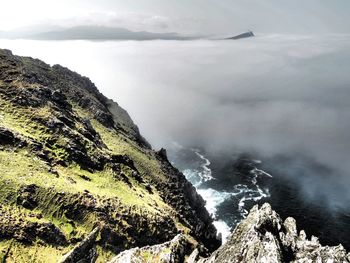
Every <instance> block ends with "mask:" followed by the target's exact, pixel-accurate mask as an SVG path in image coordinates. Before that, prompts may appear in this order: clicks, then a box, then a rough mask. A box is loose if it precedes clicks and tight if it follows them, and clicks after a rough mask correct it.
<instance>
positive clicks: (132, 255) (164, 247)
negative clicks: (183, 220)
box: [109, 234, 188, 263]
mask: <svg viewBox="0 0 350 263" xmlns="http://www.w3.org/2000/svg"><path fill="white" fill-rule="evenodd" d="M187 246H188V241H187V239H186V238H185V236H183V235H182V234H179V235H177V236H176V237H174V238H173V239H172V240H171V241H168V242H165V243H163V244H160V245H154V246H146V247H143V248H138V247H137V248H133V249H130V250H126V251H124V252H122V253H120V254H119V255H118V256H116V257H115V258H113V259H112V260H111V261H109V263H143V262H145V263H146V262H157V263H181V262H184V257H185V254H186V250H187Z"/></svg>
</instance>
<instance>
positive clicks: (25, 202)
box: [17, 184, 38, 209]
mask: <svg viewBox="0 0 350 263" xmlns="http://www.w3.org/2000/svg"><path fill="white" fill-rule="evenodd" d="M37 188H38V187H37V186H36V185H35V184H30V185H26V186H22V187H21V188H20V189H19V191H18V196H17V204H18V205H21V206H23V207H25V208H28V209H34V208H35V207H37V206H38V203H37V201H36V200H35V194H36V190H37Z"/></svg>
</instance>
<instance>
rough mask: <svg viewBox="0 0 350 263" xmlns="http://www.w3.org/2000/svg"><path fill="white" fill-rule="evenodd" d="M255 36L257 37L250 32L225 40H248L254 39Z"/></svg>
mask: <svg viewBox="0 0 350 263" xmlns="http://www.w3.org/2000/svg"><path fill="white" fill-rule="evenodd" d="M254 36H255V35H254V33H253V32H252V31H248V32H245V33H242V34H239V35H237V36H234V37H228V38H225V39H232V40H238V39H242V38H248V37H254Z"/></svg>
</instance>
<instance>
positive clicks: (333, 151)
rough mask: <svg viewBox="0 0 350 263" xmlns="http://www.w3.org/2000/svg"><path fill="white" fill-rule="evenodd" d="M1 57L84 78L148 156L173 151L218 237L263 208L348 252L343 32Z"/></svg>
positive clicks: (71, 46)
mask: <svg viewBox="0 0 350 263" xmlns="http://www.w3.org/2000/svg"><path fill="white" fill-rule="evenodd" d="M0 48H7V49H11V50H12V51H13V52H14V53H15V54H18V55H24V56H32V57H35V58H39V59H42V60H44V61H46V62H48V63H51V64H61V65H63V66H66V67H68V68H70V69H72V70H74V71H77V72H78V73H80V74H82V75H85V76H88V77H89V78H90V79H91V80H92V81H93V82H94V83H95V84H96V86H97V87H98V88H99V89H100V91H101V92H102V93H103V94H105V95H106V96H107V97H109V98H112V99H114V100H115V101H117V102H118V103H119V104H120V105H121V106H122V107H124V108H125V109H126V110H127V111H128V112H129V114H130V115H131V117H132V118H133V120H134V121H135V122H136V124H137V125H138V126H139V128H140V130H141V133H142V134H143V135H144V137H146V138H147V139H148V140H149V142H150V143H151V144H152V145H153V147H154V148H160V147H166V148H169V149H170V151H169V152H170V158H171V160H172V162H173V163H174V165H175V166H178V167H179V168H180V169H181V170H183V171H184V173H185V175H186V176H187V178H188V179H189V180H190V181H191V182H192V183H193V184H194V185H195V186H196V187H197V189H198V191H199V192H200V193H201V194H202V195H203V196H204V198H205V199H207V207H208V210H210V212H211V213H213V215H214V216H215V218H216V219H215V220H216V225H217V227H218V228H220V229H221V232H223V233H224V235H226V234H227V233H228V231H229V230H230V228H232V227H234V226H235V224H237V222H239V220H241V218H243V217H244V215H245V214H246V211H245V210H248V209H249V208H250V207H251V206H252V205H254V204H256V203H261V202H265V201H268V202H270V203H272V206H273V208H274V209H276V210H277V212H279V213H280V214H281V215H282V216H288V215H290V216H295V217H296V218H297V221H298V222H300V224H301V225H302V227H303V228H307V230H308V231H309V232H310V233H312V234H315V235H316V234H318V235H319V236H320V237H321V241H324V242H327V243H329V244H336V243H337V242H338V241H339V242H342V243H343V244H344V245H345V246H346V247H347V248H348V249H349V248H350V240H349V236H350V235H349V233H348V232H349V231H350V230H349V229H350V191H349V187H350V174H349V171H350V162H349V156H350V135H349V130H350V102H349V98H350V74H349V70H350V36H349V35H322V36H320V35H318V36H310V35H302V36H300V35H258V36H257V37H255V38H251V39H244V40H239V41H224V40H193V41H160V40H159V41H105V42H90V41H80V40H79V41H31V40H0ZM174 145H178V146H179V145H180V146H181V147H180V148H179V147H174ZM181 156H182V157H181ZM260 161H261V162H260ZM254 168H255V169H257V170H254ZM251 171H253V172H251ZM264 173H266V174H264ZM242 202H243V203H242ZM316 218H319V219H317V220H316ZM225 233H226V234H225Z"/></svg>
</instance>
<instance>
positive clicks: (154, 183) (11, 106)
mask: <svg viewBox="0 0 350 263" xmlns="http://www.w3.org/2000/svg"><path fill="white" fill-rule="evenodd" d="M0 109H1V111H0V172H1V177H0V214H1V216H0V258H2V260H3V262H5V261H6V262H57V261H59V260H65V261H62V262H78V261H79V260H85V261H82V262H87V261H86V260H89V261H90V262H92V259H93V260H95V259H96V260H97V262H106V261H107V260H110V259H112V258H113V257H114V256H116V255H117V254H118V253H120V252H121V251H124V250H126V249H129V248H133V247H138V246H140V247H141V246H146V245H154V244H159V243H162V242H166V241H169V240H171V239H173V238H174V237H176V236H177V235H178V234H180V233H181V234H182V235H183V236H184V238H185V239H186V240H188V242H189V247H195V246H197V245H199V244H201V245H202V246H203V247H204V248H205V249H204V250H203V251H207V252H209V251H213V250H214V249H216V248H217V247H218V246H219V245H220V241H219V240H218V239H217V236H216V229H215V227H214V226H213V224H212V219H211V217H210V216H209V214H208V212H207V210H206V209H205V207H204V204H205V203H204V201H203V199H202V198H201V197H200V196H199V195H198V194H197V193H196V191H195V189H194V187H193V186H192V185H191V184H190V183H189V182H187V181H186V179H185V177H184V176H183V174H181V173H180V172H179V171H178V170H177V169H175V168H174V167H173V166H172V165H171V164H170V163H169V162H168V160H167V157H166V153H165V151H164V150H162V151H159V152H156V151H154V150H153V149H152V148H151V146H150V145H149V143H148V142H147V141H146V140H145V139H144V138H143V137H142V136H141V134H140V132H139V129H138V128H137V126H136V125H135V124H134V122H133V121H132V120H131V118H130V116H129V115H128V113H127V112H126V111H125V110H124V109H122V108H121V107H120V106H119V105H118V104H117V103H115V102H113V101H112V100H109V99H107V98H106V97H105V96H103V95H102V94H101V93H100V92H99V91H98V89H97V88H96V87H95V85H94V84H93V83H92V82H91V81H90V80H89V79H88V78H86V77H82V76H80V75H79V74H77V73H75V72H72V71H70V70H69V69H67V68H64V67H62V66H59V65H54V66H52V67H51V66H50V65H47V64H46V63H44V62H42V61H40V60H37V59H33V58H29V57H19V56H15V55H13V54H12V53H11V52H10V51H9V50H1V49H0ZM93 229H95V230H94V231H95V232H94V231H93V232H92V233H95V234H93V235H91V236H89V233H90V232H91V231H92V230H93ZM96 229H97V230H96ZM86 239H87V240H86ZM86 249H87V250H86ZM67 253H68V254H67ZM63 255H65V257H64V258H63V259H62V257H63ZM68 255H70V256H68Z"/></svg>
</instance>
